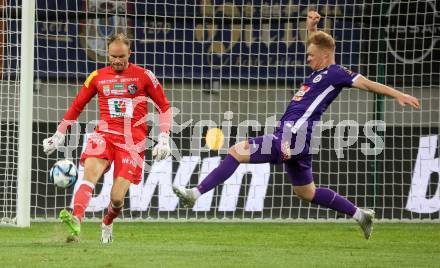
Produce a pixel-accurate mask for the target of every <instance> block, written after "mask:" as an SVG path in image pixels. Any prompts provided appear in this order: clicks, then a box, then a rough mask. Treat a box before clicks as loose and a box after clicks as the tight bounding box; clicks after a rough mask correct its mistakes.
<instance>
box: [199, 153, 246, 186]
mask: <svg viewBox="0 0 440 268" xmlns="http://www.w3.org/2000/svg"><path fill="white" fill-rule="evenodd" d="M239 165H240V162H238V161H237V160H236V159H235V158H234V157H233V156H232V155H230V154H228V155H227V156H226V157H225V159H223V161H222V162H221V163H220V165H219V166H218V167H216V168H215V169H214V170H212V171H211V173H209V174H208V176H206V178H205V179H204V180H203V181H202V182H201V183H200V184H199V185H197V190H199V192H200V193H201V194H204V193H206V192H208V191H209V190H211V189H213V188H214V187H215V186H217V185H219V184H220V183H223V182H224V181H225V180H227V179H228V178H229V177H230V176H231V175H232V174H233V173H234V171H235V170H236V169H237V168H238V166H239Z"/></svg>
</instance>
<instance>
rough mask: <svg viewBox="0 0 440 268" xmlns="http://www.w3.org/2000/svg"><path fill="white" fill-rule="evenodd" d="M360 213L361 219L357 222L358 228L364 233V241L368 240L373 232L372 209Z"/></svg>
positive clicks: (362, 210)
mask: <svg viewBox="0 0 440 268" xmlns="http://www.w3.org/2000/svg"><path fill="white" fill-rule="evenodd" d="M360 210H361V212H362V217H361V219H360V220H358V221H357V222H358V224H359V226H360V227H361V228H362V231H364V237H365V239H367V240H368V239H370V237H371V233H372V232H373V220H374V214H375V212H374V210H372V209H360Z"/></svg>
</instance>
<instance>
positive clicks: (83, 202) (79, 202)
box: [73, 181, 95, 222]
mask: <svg viewBox="0 0 440 268" xmlns="http://www.w3.org/2000/svg"><path fill="white" fill-rule="evenodd" d="M93 188H95V185H93V183H91V182H89V181H83V182H82V183H81V185H80V186H79V189H78V191H76V193H75V197H74V199H73V215H74V216H76V217H77V218H78V219H79V220H80V222H82V220H83V217H84V212H85V211H86V208H87V206H88V205H89V202H90V199H91V198H92V192H93Z"/></svg>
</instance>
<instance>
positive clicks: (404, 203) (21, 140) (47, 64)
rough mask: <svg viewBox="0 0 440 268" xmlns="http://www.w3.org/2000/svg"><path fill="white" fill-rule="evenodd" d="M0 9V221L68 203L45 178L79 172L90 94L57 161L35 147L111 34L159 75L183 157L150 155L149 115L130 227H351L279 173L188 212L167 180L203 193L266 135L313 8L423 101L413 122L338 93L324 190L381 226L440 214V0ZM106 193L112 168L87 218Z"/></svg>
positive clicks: (324, 146) (93, 112)
mask: <svg viewBox="0 0 440 268" xmlns="http://www.w3.org/2000/svg"><path fill="white" fill-rule="evenodd" d="M241 2H243V3H241ZM22 3H26V4H24V5H23V4H22ZM312 3H313V4H312ZM0 4H1V6H2V9H1V10H2V24H1V25H0V26H1V29H0V37H1V41H0V42H1V46H0V47H1V51H0V58H1V68H2V76H1V80H0V93H1V94H0V108H1V113H0V115H1V118H0V119H1V121H0V220H1V221H0V222H1V223H8V224H13V225H17V226H29V223H30V221H37V220H43V221H45V220H54V219H57V217H58V213H59V211H60V210H61V209H63V208H66V207H67V208H69V207H71V203H72V197H73V193H74V190H75V189H76V188H74V187H73V188H71V189H67V190H63V189H57V188H55V187H54V186H53V185H51V184H50V183H49V182H48V171H49V169H50V167H51V166H52V165H53V164H54V163H55V161H56V160H59V159H62V158H68V159H70V160H73V161H74V162H75V163H76V164H78V162H79V161H78V159H79V156H80V154H81V151H82V149H83V148H84V146H83V145H84V142H85V140H86V138H87V134H89V133H91V132H93V127H94V124H95V123H96V120H97V119H99V111H98V109H97V97H95V98H94V99H93V100H92V101H91V102H90V103H89V104H88V105H87V106H86V108H85V110H84V111H83V113H82V114H81V116H80V118H79V121H78V122H79V123H78V124H76V125H74V126H73V127H72V129H71V131H70V134H69V135H68V139H67V141H66V145H65V146H64V147H62V148H60V150H59V152H58V153H57V154H54V155H51V156H50V157H47V156H46V155H45V154H44V153H43V149H42V146H41V142H42V140H43V139H44V138H47V137H48V136H49V135H52V134H53V133H54V131H55V130H56V126H57V124H58V123H59V120H60V119H61V118H62V117H63V115H64V113H65V111H66V110H67V108H68V107H69V105H70V103H71V102H72V100H73V98H74V97H75V95H76V94H77V92H78V90H79V89H80V87H81V85H82V83H83V82H84V80H85V79H86V77H87V76H88V74H90V73H91V72H93V71H94V70H96V69H98V68H101V67H103V66H105V65H106V64H107V58H106V49H107V48H106V40H107V38H108V37H109V36H110V35H111V34H113V33H115V32H125V33H126V34H127V35H128V36H129V38H130V39H131V41H132V47H131V49H132V52H133V53H132V56H131V58H130V61H131V62H133V63H136V64H138V65H141V66H143V67H146V68H148V69H150V70H151V71H153V72H154V73H155V74H156V76H157V77H158V78H159V80H160V81H161V82H162V84H163V86H164V88H165V92H166V94H167V96H168V98H169V100H170V102H171V106H172V107H173V108H172V109H173V112H174V118H173V121H174V124H173V128H172V134H171V136H172V139H173V148H174V152H175V153H174V156H173V158H172V159H169V160H167V161H162V162H160V163H157V162H154V161H153V160H152V157H151V150H150V149H151V146H152V145H153V144H154V139H155V138H156V137H157V134H158V127H157V124H155V123H154V122H157V120H155V119H157V114H156V113H154V112H153V113H151V116H149V118H148V121H149V125H150V126H151V132H150V138H151V139H152V141H151V142H150V143H149V145H150V148H149V149H148V150H147V151H146V159H145V168H144V178H143V180H142V182H141V184H139V185H137V186H135V185H133V186H132V187H131V188H130V191H129V193H128V195H127V197H126V202H125V204H126V206H125V208H124V211H123V213H122V215H121V218H122V219H123V220H147V219H160V220H173V219H177V220H181V219H183V220H188V219H193V220H206V219H209V220H211V219H214V220H221V219H232V220H270V221H274V220H280V219H281V220H297V219H304V220H324V221H328V220H335V219H340V218H344V219H345V216H343V215H339V214H337V213H335V212H333V211H331V210H328V209H325V208H321V207H318V206H315V205H311V204H309V203H307V202H303V201H300V200H299V199H298V198H297V197H296V196H294V194H293V192H292V187H291V185H290V183H289V180H288V178H287V176H286V174H285V171H284V170H283V167H282V166H271V165H269V164H261V165H251V164H250V165H241V166H240V168H239V169H238V170H237V171H236V173H234V175H233V176H232V177H231V178H230V179H229V180H227V181H226V182H225V184H224V185H221V186H220V187H218V188H216V189H215V190H214V191H212V192H209V193H207V194H205V195H204V196H203V197H202V198H201V199H199V201H198V202H197V204H196V205H195V207H194V208H192V209H184V208H182V207H180V206H179V205H178V200H177V197H176V196H175V195H174V194H173V193H172V191H171V185H172V184H175V185H182V186H194V185H196V184H197V183H198V182H199V181H200V180H202V179H203V178H204V176H206V175H207V174H208V173H209V171H210V170H212V169H213V168H215V167H216V166H217V165H218V164H219V163H220V161H221V159H222V158H223V157H224V156H225V155H226V153H227V149H228V147H229V146H231V145H233V144H234V143H235V142H237V141H241V140H244V139H246V138H247V137H253V136H257V135H262V134H265V133H270V132H271V131H272V130H273V128H274V126H275V125H276V120H279V118H280V117H281V115H282V114H283V112H284V109H285V108H286V107H287V104H288V103H289V101H290V100H291V98H292V96H293V94H294V92H295V91H296V90H297V89H299V87H300V86H301V83H302V82H303V80H304V78H305V77H306V76H308V75H309V74H310V73H311V70H310V69H309V68H308V67H307V65H306V49H305V43H304V42H305V39H306V30H305V20H306V14H307V10H308V8H309V7H310V6H312V5H313V7H314V8H316V9H317V10H318V11H319V12H320V14H321V15H322V19H321V22H320V24H319V28H320V29H322V30H325V31H327V32H329V33H331V34H332V35H333V36H334V37H335V39H336V45H337V48H336V61H337V63H339V64H342V65H344V66H345V67H347V68H348V69H351V70H352V71H355V72H360V73H362V74H363V75H365V76H366V77H368V78H370V79H372V80H375V81H378V82H382V83H386V84H388V85H390V86H392V87H395V88H397V89H399V90H401V91H403V92H405V93H408V94H411V95H414V96H416V97H417V98H419V99H420V101H421V104H422V108H421V110H420V111H418V110H414V109H410V108H408V107H405V108H401V107H400V106H399V105H398V103H396V102H395V101H394V100H392V99H390V98H381V97H378V96H374V95H373V94H369V93H367V92H364V91H360V90H357V89H344V90H343V92H342V93H341V94H340V96H339V97H338V98H337V99H336V100H335V102H334V103H333V104H332V105H331V106H330V107H329V108H328V110H327V112H326V113H325V114H324V116H323V118H322V124H321V125H320V126H319V127H320V128H319V130H320V131H319V133H318V132H317V133H318V134H319V135H318V137H317V140H316V141H317V143H316V144H315V145H316V146H317V147H316V154H315V155H314V156H313V158H314V161H313V172H314V178H315V183H316V184H317V185H320V186H322V187H330V188H332V189H334V190H335V191H337V192H338V193H340V194H341V195H344V196H346V197H347V198H348V199H350V200H351V201H353V202H354V203H355V204H357V205H359V206H360V207H370V208H373V209H374V210H375V211H376V215H377V217H378V218H379V219H383V220H398V221H401V220H409V221H415V220H436V221H438V220H439V218H440V217H439V215H440V214H439V213H440V212H439V211H440V179H439V174H440V173H439V172H440V164H439V161H438V152H437V150H438V141H437V139H438V134H439V123H440V106H439V103H440V86H439V84H440V83H439V81H440V42H438V40H439V37H438V36H439V34H440V27H439V26H438V25H439V24H438V22H439V20H440V15H439V11H440V6H439V2H438V1H393V2H390V3H388V2H386V3H383V2H379V1H374V0H365V1H358V0H350V1H338V0H335V1H328V0H319V1H310V5H306V4H305V2H304V1H297V0H279V1H265V0H261V1H260V0H258V1H257V0H255V1H226V0H190V1H183V0H177V1H169V0H158V1H134V0H82V1H69V0H56V1H49V0H32V1H30V0H26V1H24V0H22V1H20V0H11V1H1V0H0ZM32 14H33V15H32ZM33 19H35V21H33ZM34 26H35V31H34ZM19 88H20V91H19V90H18V89H19ZM149 110H150V111H153V110H154V109H152V107H150V109H149ZM212 127H219V128H221V129H222V131H223V133H224V135H225V143H224V145H223V147H222V148H221V149H220V150H219V151H218V152H215V151H211V150H209V148H208V147H207V146H206V145H205V141H204V135H205V134H206V131H207V130H208V129H209V128H212ZM79 172H80V174H82V172H83V170H82V167H79ZM80 177H81V176H80ZM77 185H78V183H77ZM111 185H112V169H111V170H110V171H109V172H108V173H107V174H106V175H105V176H104V177H103V179H102V181H101V182H100V183H99V184H98V185H97V187H96V189H95V192H94V196H93V198H92V201H91V204H90V206H89V208H88V209H87V212H86V218H87V219H88V220H90V219H92V220H93V219H95V220H97V219H100V218H101V216H102V215H103V213H104V211H105V209H106V207H107V205H108V202H109V190H110V187H111Z"/></svg>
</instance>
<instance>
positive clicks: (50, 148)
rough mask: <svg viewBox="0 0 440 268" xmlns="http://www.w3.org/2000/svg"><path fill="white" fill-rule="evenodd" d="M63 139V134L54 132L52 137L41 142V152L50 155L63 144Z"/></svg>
mask: <svg viewBox="0 0 440 268" xmlns="http://www.w3.org/2000/svg"><path fill="white" fill-rule="evenodd" d="M65 137H66V135H65V134H63V133H61V132H59V131H57V132H55V134H53V136H52V137H50V138H47V139H44V140H43V151H44V152H45V153H46V154H47V155H50V154H52V153H53V152H55V150H56V149H58V147H60V145H63V144H64V138H65Z"/></svg>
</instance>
